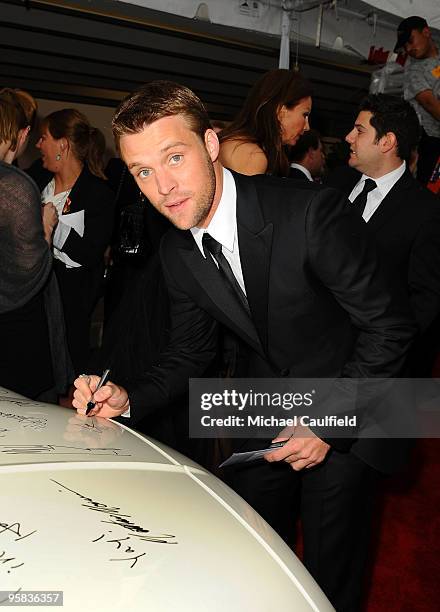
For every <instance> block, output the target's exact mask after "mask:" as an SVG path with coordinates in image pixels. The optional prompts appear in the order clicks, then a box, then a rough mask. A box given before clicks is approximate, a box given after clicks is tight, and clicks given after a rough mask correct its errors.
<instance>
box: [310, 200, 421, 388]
mask: <svg viewBox="0 0 440 612" xmlns="http://www.w3.org/2000/svg"><path fill="white" fill-rule="evenodd" d="M306 232H307V243H308V252H309V257H310V261H311V264H312V267H313V270H314V273H315V274H316V275H317V276H318V277H319V279H320V280H321V282H322V283H323V284H324V285H325V286H326V287H327V288H328V289H329V290H330V291H331V293H332V294H333V296H334V297H335V299H336V300H337V301H338V303H339V304H340V305H341V306H342V308H343V309H344V310H345V311H346V312H347V313H348V314H349V316H350V319H351V322H352V324H353V325H354V327H355V328H356V329H357V332H358V334H357V340H356V342H355V344H354V347H353V351H352V354H351V357H350V358H349V360H348V361H347V362H346V364H345V367H344V368H343V372H342V376H343V377H350V378H377V377H382V378H388V377H393V376H397V375H398V374H399V372H400V371H401V369H402V366H403V364H404V361H405V358H406V355H407V351H408V349H409V346H410V343H411V341H412V338H413V336H414V334H415V331H416V327H415V323H414V320H413V318H412V315H411V313H410V308H409V304H408V302H407V300H405V299H404V297H403V296H402V294H401V293H400V292H399V293H398V294H396V293H395V292H394V291H393V290H392V288H391V287H389V286H388V285H387V282H386V280H385V276H384V274H383V273H382V270H381V266H380V260H379V255H378V253H377V252H376V248H375V245H374V243H373V240H372V239H371V238H370V237H369V236H368V234H367V231H366V228H365V224H364V222H363V221H362V219H361V218H360V217H358V216H357V215H356V214H355V213H354V212H353V211H352V210H350V209H349V207H347V205H346V200H345V198H344V197H342V196H341V195H340V194H338V192H336V191H334V190H330V189H324V190H322V191H320V192H318V193H317V194H316V195H315V197H314V198H313V201H312V202H311V204H310V206H309V211H308V216H307V227H306Z"/></svg>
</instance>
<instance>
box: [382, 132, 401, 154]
mask: <svg viewBox="0 0 440 612" xmlns="http://www.w3.org/2000/svg"><path fill="white" fill-rule="evenodd" d="M379 146H380V149H381V151H382V153H388V152H389V151H392V150H393V149H396V151H397V138H396V135H395V133H394V132H387V133H386V134H385V135H384V136H382V138H381V139H380V140H379Z"/></svg>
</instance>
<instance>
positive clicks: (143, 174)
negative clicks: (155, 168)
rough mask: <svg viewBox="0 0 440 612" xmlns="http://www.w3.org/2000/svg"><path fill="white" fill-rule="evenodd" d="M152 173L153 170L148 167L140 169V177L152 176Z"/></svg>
mask: <svg viewBox="0 0 440 612" xmlns="http://www.w3.org/2000/svg"><path fill="white" fill-rule="evenodd" d="M150 174H151V170H149V169H148V168H144V169H143V170H139V172H138V177H139V178H147V177H148V176H150Z"/></svg>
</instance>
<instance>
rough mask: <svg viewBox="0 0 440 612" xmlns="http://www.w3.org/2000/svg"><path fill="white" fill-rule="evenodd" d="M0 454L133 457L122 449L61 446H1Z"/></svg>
mask: <svg viewBox="0 0 440 612" xmlns="http://www.w3.org/2000/svg"><path fill="white" fill-rule="evenodd" d="M0 453H4V454H7V455H29V454H31V455H35V454H42V453H46V454H47V453H49V454H51V455H99V456H101V457H102V456H104V457H105V456H108V455H110V456H115V455H116V456H117V457H131V454H130V453H127V452H124V450H123V449H121V448H110V447H108V448H88V447H80V446H63V445H60V444H0Z"/></svg>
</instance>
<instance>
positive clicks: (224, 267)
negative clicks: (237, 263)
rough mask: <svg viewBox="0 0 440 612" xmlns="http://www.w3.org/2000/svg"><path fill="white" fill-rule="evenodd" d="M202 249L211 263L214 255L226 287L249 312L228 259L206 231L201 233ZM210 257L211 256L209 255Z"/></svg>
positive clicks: (218, 244)
mask: <svg viewBox="0 0 440 612" xmlns="http://www.w3.org/2000/svg"><path fill="white" fill-rule="evenodd" d="M202 245H203V251H204V253H205V255H206V258H209V259H210V260H211V262H212V264H213V265H215V264H214V262H213V261H212V257H214V259H215V261H216V262H217V264H218V270H219V272H220V274H221V276H222V278H223V280H224V281H225V285H226V286H227V287H228V289H229V290H230V291H232V293H233V294H234V295H235V297H237V298H238V300H239V302H240V304H241V305H242V306H243V307H244V309H245V310H246V312H247V313H248V314H249V304H248V301H247V298H246V295H245V293H244V291H243V289H242V288H241V287H240V285H239V283H238V281H237V279H236V278H235V275H234V273H233V271H232V268H231V266H230V265H229V262H228V260H227V259H226V257H225V256H224V255H223V253H222V245H221V244H220V242H217V240H215V238H213V237H212V236H210V235H209V234H208V233H206V232H205V233H204V234H203V238H202ZM207 251H208V253H207ZM209 253H210V254H211V255H212V257H211V255H210V254H209Z"/></svg>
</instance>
